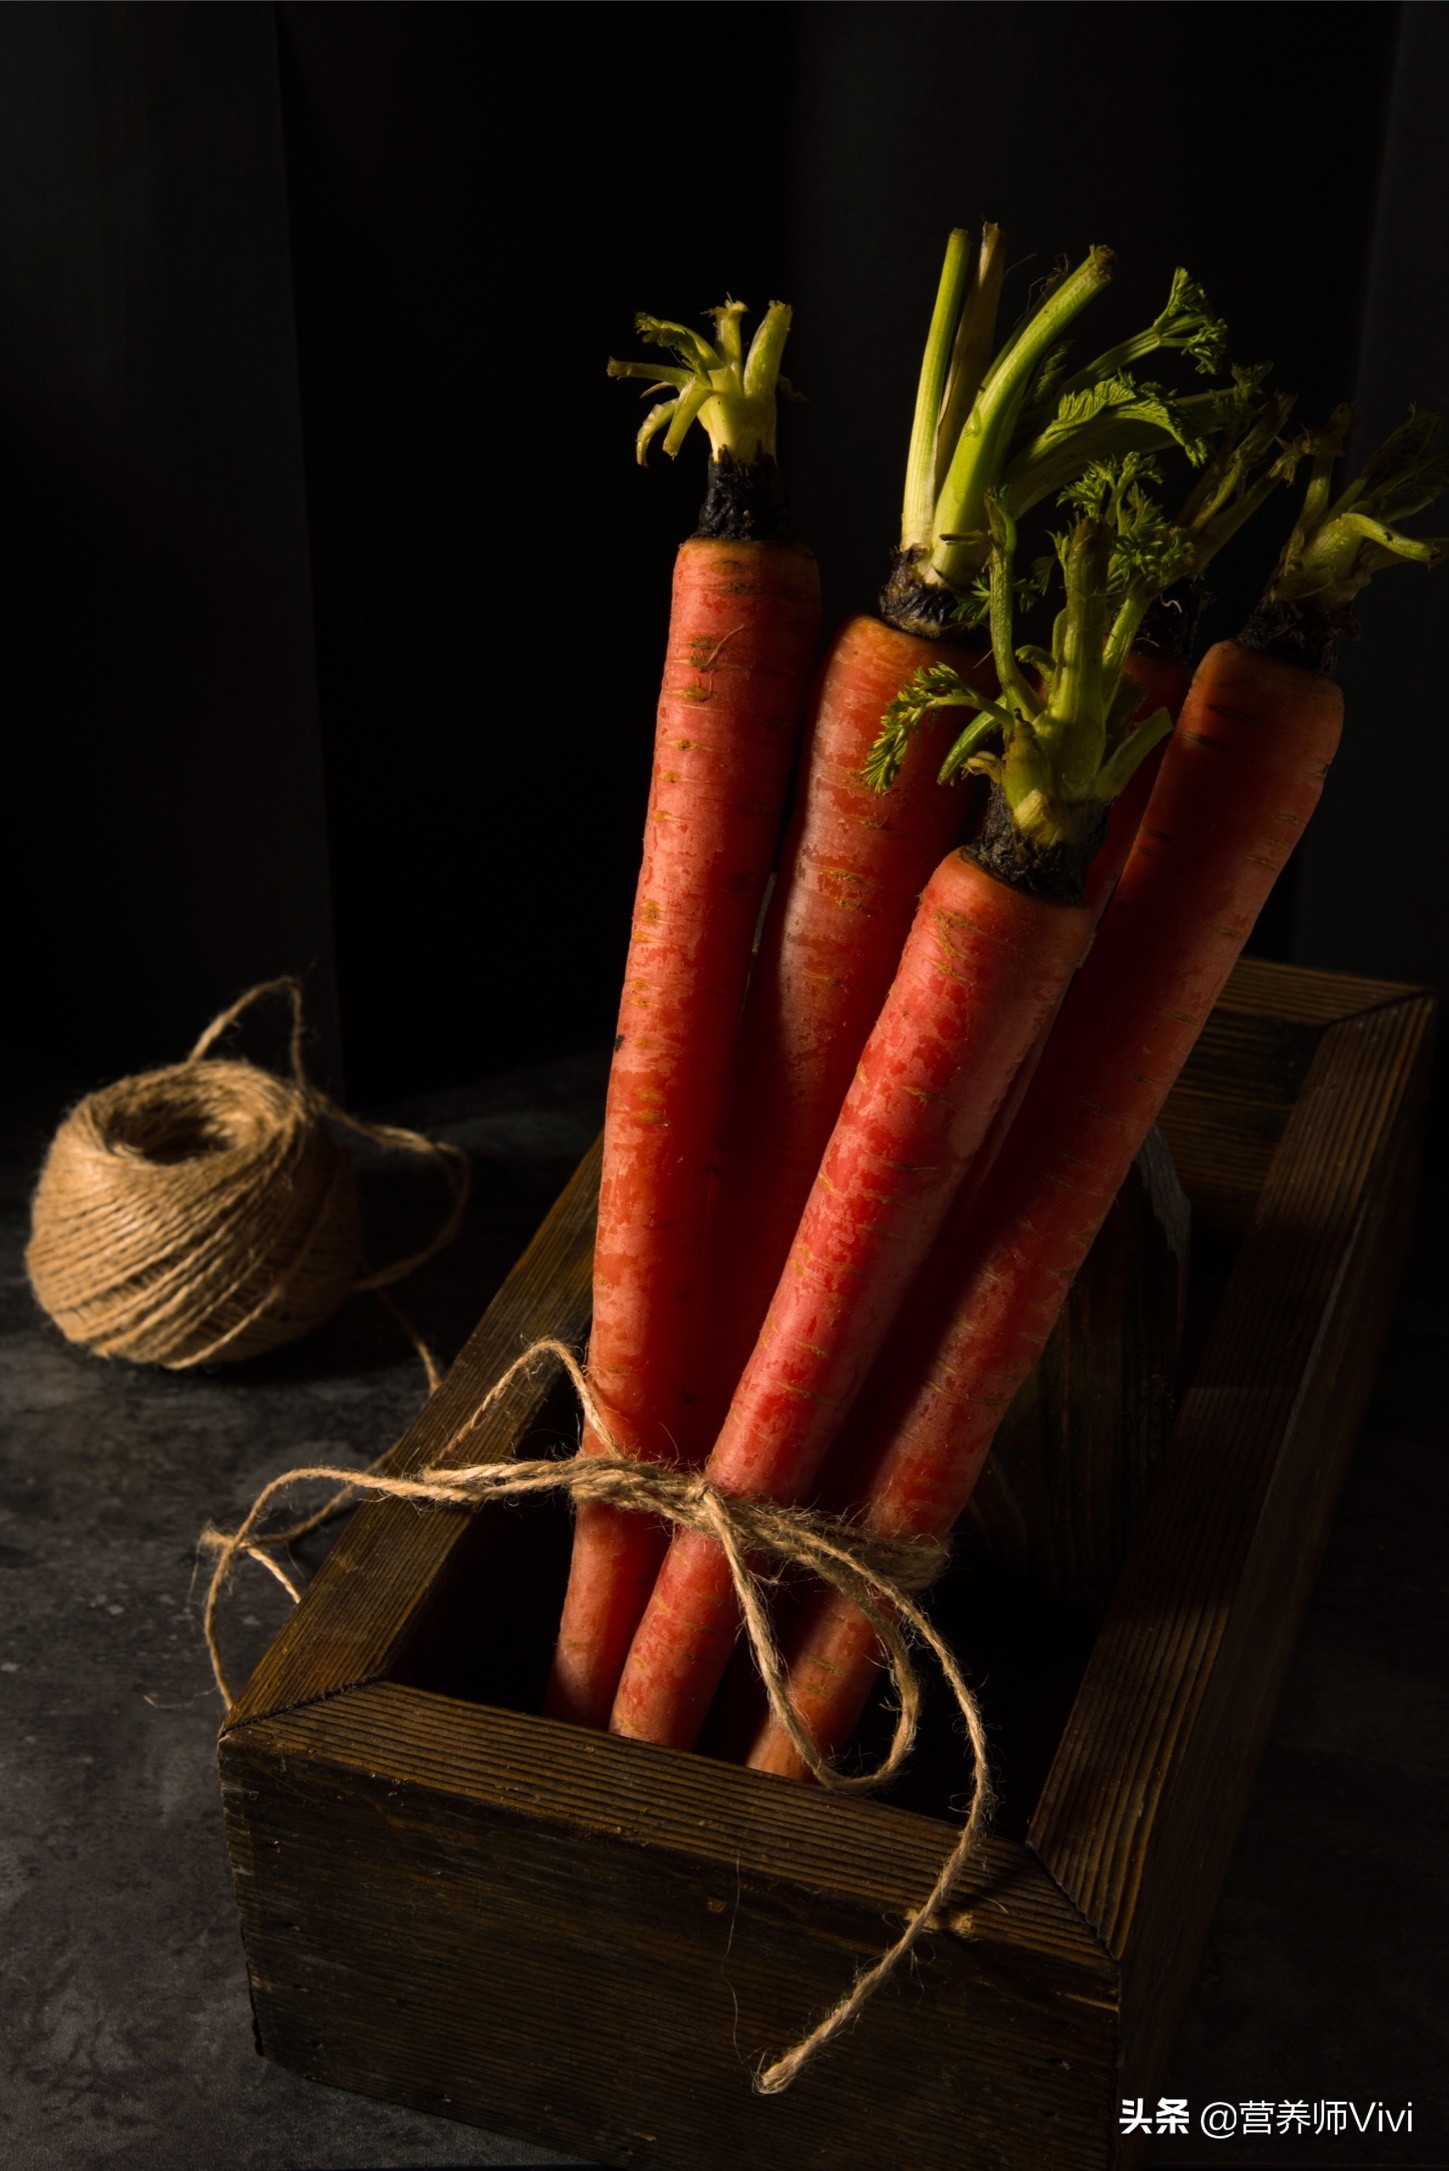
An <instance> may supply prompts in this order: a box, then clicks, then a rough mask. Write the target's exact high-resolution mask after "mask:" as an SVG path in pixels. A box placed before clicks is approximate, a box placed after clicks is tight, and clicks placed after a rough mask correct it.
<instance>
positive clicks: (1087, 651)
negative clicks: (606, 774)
mask: <svg viewBox="0 0 1449 2171" xmlns="http://www.w3.org/2000/svg"><path fill="white" fill-rule="evenodd" d="M1265 375H1266V371H1265V370H1264V369H1255V370H1239V371H1237V372H1235V373H1234V378H1233V383H1232V385H1231V387H1230V389H1229V390H1227V391H1226V392H1224V393H1222V394H1221V395H1220V396H1219V403H1218V405H1219V411H1218V414H1217V417H1216V425H1215V427H1216V437H1215V441H1214V443H1213V446H1212V449H1211V451H1210V452H1209V453H1208V455H1207V457H1206V459H1205V461H1204V463H1203V466H1202V469H1201V472H1200V474H1199V476H1198V478H1197V480H1196V482H1195V483H1194V485H1193V487H1192V490H1191V491H1190V493H1189V495H1188V497H1187V500H1186V502H1185V503H1184V504H1183V505H1182V506H1181V508H1180V509H1179V511H1178V513H1177V516H1176V518H1175V519H1173V520H1168V519H1167V518H1166V516H1165V515H1164V513H1163V511H1162V509H1161V507H1160V505H1159V504H1158V502H1157V500H1156V498H1155V497H1154V496H1153V494H1152V486H1154V485H1156V484H1158V483H1159V482H1160V481H1161V475H1160V471H1159V469H1158V467H1157V464H1156V462H1155V460H1154V459H1153V457H1152V456H1151V455H1150V454H1146V453H1142V452H1127V453H1124V454H1122V455H1121V457H1120V458H1118V459H1115V460H1107V461H1097V462H1094V463H1093V464H1092V465H1091V466H1090V467H1088V468H1087V470H1086V471H1085V473H1084V474H1082V475H1080V476H1079V477H1078V478H1077V480H1076V481H1075V482H1073V483H1071V484H1069V485H1068V487H1067V489H1066V490H1065V491H1063V493H1062V495H1061V503H1062V504H1063V506H1064V507H1065V508H1066V509H1067V510H1068V511H1069V512H1070V514H1071V515H1072V522H1071V525H1070V527H1069V528H1068V529H1066V530H1065V531H1064V532H1063V533H1061V534H1058V535H1056V536H1054V537H1053V538H1052V541H1053V546H1054V547H1053V551H1052V552H1051V553H1049V554H1048V555H1047V556H1046V557H1045V558H1041V559H1038V561H1037V563H1036V564H1035V566H1033V567H1032V568H1031V569H1030V571H1028V572H1027V573H1026V574H1025V575H1024V576H1022V577H1020V578H1018V576H1017V574H1016V569H1015V560H1016V550H1017V531H1016V522H1015V519H1014V517H1013V515H1012V512H1011V510H1010V507H1009V505H1008V503H1007V494H1006V492H1005V491H1004V490H993V491H989V492H988V493H987V501H986V512H987V518H988V522H989V534H990V561H989V567H988V571H987V574H986V576H985V577H984V579H979V580H978V582H977V584H976V599H977V601H978V603H979V606H980V608H981V609H982V611H983V612H984V614H985V616H986V619H987V622H988V624H989V626H990V630H991V648H992V657H993V661H994V663H995V666H996V676H997V681H998V685H999V691H998V692H997V693H995V694H986V693H982V692H980V691H978V690H977V689H976V688H975V687H973V686H970V685H968V684H967V683H965V682H964V681H963V680H962V679H961V677H960V676H959V675H958V674H957V673H956V672H955V671H954V670H952V669H951V668H950V666H949V665H944V664H938V665H932V666H929V667H928V668H927V669H925V670H923V671H921V672H918V673H917V675H916V677H915V678H914V679H913V680H912V681H911V683H910V684H909V685H908V686H907V687H906V688H905V689H904V690H903V692H902V693H901V694H900V695H898V696H897V698H896V700H895V701H894V702H892V704H891V706H890V708H889V709H888V710H887V711H886V714H885V717H884V718H883V720H882V725H881V731H880V736H879V737H878V739H877V740H876V743H875V745H874V747H873V748H872V750H871V754H870V758H869V760H868V762H867V765H866V772H865V773H866V777H867V779H868V781H869V782H870V783H872V784H873V785H874V786H875V787H876V789H877V790H879V791H885V790H888V789H889V787H890V785H891V784H892V783H893V781H894V779H895V776H896V774H897V773H898V771H899V768H900V764H901V761H902V760H903V759H904V756H905V752H906V748H907V747H908V745H909V744H910V741H911V739H912V737H913V736H914V735H915V734H916V733H917V732H919V731H920V730H922V729H923V728H924V727H925V726H926V724H927V723H928V722H929V721H930V719H931V717H932V716H933V714H934V713H935V712H936V711H938V710H941V709H945V708H956V707H964V708H968V709H971V710H973V711H974V712H975V714H974V715H973V717H972V719H971V721H970V722H969V723H968V724H967V726H966V728H965V730H964V731H962V732H961V734H960V736H959V737H958V738H957V739H956V741H955V742H954V744H953V745H952V746H951V748H950V750H949V752H948V753H947V755H946V757H945V760H944V762H943V763H942V765H941V772H940V775H941V782H942V783H943V784H947V783H950V782H952V781H953V780H954V779H956V778H958V777H960V776H962V775H963V774H966V773H968V772H973V773H976V774H980V775H985V776H988V777H989V778H990V779H991V783H992V786H993V793H992V811H991V814H990V816H989V818H988V829H989V831H990V832H991V834H992V837H993V840H994V841H993V845H992V849H993V853H994V855H995V856H994V858H993V862H992V864H993V871H995V872H998V873H1003V874H1004V875H1005V878H1006V879H1008V880H1015V881H1017V882H1018V883H1019V884H1020V885H1021V886H1024V887H1029V888H1033V889H1036V890H1039V891H1042V892H1043V893H1045V894H1051V895H1056V894H1061V895H1064V896H1070V895H1074V894H1076V893H1077V891H1078V889H1079V887H1080V882H1081V877H1082V873H1083V871H1084V869H1085V866H1086V864H1087V862H1088V861H1089V860H1090V858H1091V855H1092V853H1093V851H1094V850H1095V849H1096V845H1097V843H1098V842H1099V841H1100V837H1101V833H1102V828H1103V824H1104V821H1105V817H1106V811H1107V809H1108V807H1109V806H1110V805H1111V803H1112V801H1113V800H1114V799H1115V798H1116V796H1117V794H1118V793H1119V792H1120V791H1121V790H1122V788H1123V786H1124V785H1125V784H1126V782H1127V780H1128V778H1129V777H1130V776H1131V775H1132V773H1133V771H1134V770H1135V769H1136V768H1137V766H1138V764H1139V763H1140V762H1141V761H1142V760H1143V758H1144V756H1145V755H1146V754H1148V753H1149V752H1150V751H1151V749H1152V748H1153V747H1154V746H1155V745H1156V744H1157V743H1158V741H1159V740H1160V739H1161V738H1162V737H1163V736H1164V735H1165V733H1166V732H1168V731H1169V730H1170V729H1171V728H1172V726H1171V719H1170V717H1169V716H1168V714H1167V712H1166V711H1165V710H1158V711H1157V712H1156V713H1155V714H1154V715H1152V716H1149V717H1146V718H1144V719H1142V720H1141V721H1137V722H1134V718H1135V717H1136V713H1137V710H1138V709H1139V707H1140V705H1141V700H1142V691H1141V688H1140V686H1139V685H1138V684H1137V683H1136V682H1135V680H1134V679H1133V678H1132V676H1131V673H1130V669H1129V664H1130V659H1131V654H1132V648H1133V644H1134V642H1135V641H1136V640H1137V638H1138V635H1139V633H1140V631H1141V628H1142V624H1143V620H1144V618H1145V617H1146V615H1147V613H1148V611H1149V610H1150V609H1151V607H1152V606H1153V604H1154V603H1155V602H1156V600H1157V599H1158V598H1160V597H1161V596H1162V595H1163V594H1164V593H1165V592H1166V591H1167V590H1168V589H1170V588H1172V587H1174V586H1176V585H1178V584H1179V583H1181V582H1183V581H1189V580H1195V579H1197V578H1199V577H1200V576H1201V573H1202V571H1203V569H1204V567H1205V566H1206V565H1207V564H1208V562H1209V561H1210V560H1211V558H1212V557H1213V556H1214V554H1215V553H1216V552H1217V551H1218V550H1220V549H1221V548H1222V546H1223V544H1224V543H1225V542H1226V541H1227V540H1228V538H1229V537H1230V536H1231V535H1233V534H1234V533H1236V531H1237V529H1238V528H1240V527H1241V526H1242V524H1243V522H1244V521H1245V520H1247V519H1248V518H1250V517H1251V515H1252V514H1253V512H1255V511H1256V509H1257V508H1258V506H1259V505H1261V504H1262V503H1263V501H1264V500H1265V498H1266V497H1267V496H1268V495H1269V494H1270V492H1271V491H1272V490H1273V489H1274V488H1276V486H1277V484H1278V483H1279V482H1280V481H1281V480H1283V479H1285V466H1284V462H1283V460H1282V459H1281V458H1280V457H1279V432H1280V430H1281V428H1282V426H1283V424H1284V422H1285V421H1286V419H1287V415H1288V410H1289V406H1290V404H1291V403H1290V402H1289V401H1288V399H1287V398H1286V397H1285V396H1284V395H1282V394H1273V395H1268V394H1265V393H1264V391H1263V389H1262V386H1263V378H1264V376H1265ZM1058 573H1059V574H1060V576H1061V579H1062V584H1063V589H1064V599H1063V603H1062V607H1061V609H1060V610H1059V612H1058V614H1057V617H1056V621H1055V625H1054V627H1053V631H1052V640H1051V646H1050V648H1049V649H1048V648H1040V647H1037V646H1034V645H1031V644H1029V643H1022V642H1020V641H1019V640H1018V638H1017V633H1016V625H1015V618H1016V612H1017V609H1018V608H1019V606H1020V605H1021V604H1022V603H1023V602H1029V601H1032V600H1034V599H1035V598H1037V597H1039V596H1041V595H1043V594H1045V593H1046V591H1047V589H1048V587H1049V586H1050V585H1051V583H1052V581H1053V580H1054V579H1055V578H1056V576H1057V574H1058Z"/></svg>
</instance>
